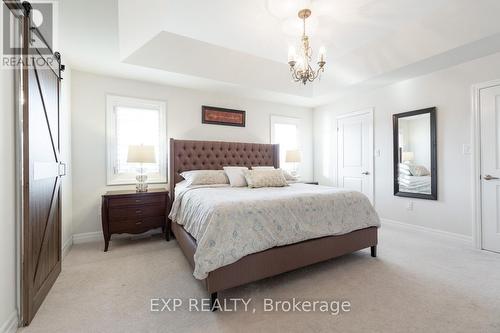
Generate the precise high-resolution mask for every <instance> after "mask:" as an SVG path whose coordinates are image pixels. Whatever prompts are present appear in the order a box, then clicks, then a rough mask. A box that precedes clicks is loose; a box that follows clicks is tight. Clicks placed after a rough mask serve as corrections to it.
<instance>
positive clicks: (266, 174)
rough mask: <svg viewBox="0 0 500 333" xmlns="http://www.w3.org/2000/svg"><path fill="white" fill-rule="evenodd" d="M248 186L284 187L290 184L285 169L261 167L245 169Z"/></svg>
mask: <svg viewBox="0 0 500 333" xmlns="http://www.w3.org/2000/svg"><path fill="white" fill-rule="evenodd" d="M243 174H244V175H245V179H246V181H247V183H248V187H253V188H257V187H283V186H288V183H287V182H286V179H285V176H283V171H282V170H280V169H261V170H246V171H243Z"/></svg>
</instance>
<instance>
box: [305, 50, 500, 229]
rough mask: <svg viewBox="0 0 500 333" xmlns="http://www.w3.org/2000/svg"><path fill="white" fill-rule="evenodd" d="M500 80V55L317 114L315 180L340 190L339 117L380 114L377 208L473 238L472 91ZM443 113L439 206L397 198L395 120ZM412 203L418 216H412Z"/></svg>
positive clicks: (377, 125) (439, 131)
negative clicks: (468, 150)
mask: <svg viewBox="0 0 500 333" xmlns="http://www.w3.org/2000/svg"><path fill="white" fill-rule="evenodd" d="M498 78H500V53H499V54H495V55H492V56H488V57H484V58H481V59H477V60H474V61H471V62H468V63H465V64H461V65H459V66H455V67H452V68H449V69H446V70H442V71H439V72H434V73H432V74H429V75H426V76H422V77H418V78H414V79H411V80H407V81H402V82H399V83H396V84H393V85H390V86H387V87H384V88H381V89H378V90H375V91H372V92H369V93H365V94H362V95H360V94H358V95H353V96H347V97H345V98H344V99H342V100H339V101H337V102H335V103H333V104H330V105H327V106H323V107H319V108H316V109H315V110H314V152H315V154H314V156H315V161H314V162H315V163H314V168H315V173H314V174H315V178H316V180H318V181H320V182H321V183H324V184H332V185H335V184H336V182H337V179H336V172H337V170H336V136H335V131H334V129H335V126H334V121H335V117H336V116H337V115H340V114H343V113H348V112H352V111H356V110H360V109H364V108H368V107H374V108H375V124H374V125H375V126H374V128H375V150H377V149H379V150H380V153H381V155H380V157H375V204H376V208H377V211H378V212H379V214H380V216H381V217H382V218H387V219H392V220H396V221H400V222H405V223H410V224H416V225H421V226H424V227H428V228H434V229H439V230H443V231H448V232H453V233H457V234H461V235H467V236H471V235H472V194H471V193H472V174H471V172H472V171H471V170H472V165H471V163H472V161H471V156H470V155H464V154H463V153H462V148H463V144H470V143H471V119H472V116H471V85H473V84H474V83H479V82H484V81H489V80H493V79H498ZM432 106H436V107H437V126H438V129H437V141H438V197H439V200H438V201H426V200H418V199H406V198H399V197H395V196H394V195H393V178H392V177H393V175H392V173H393V172H392V115H393V114H395V113H401V112H405V111H411V110H416V109H421V108H426V107H432ZM409 200H413V201H414V210H413V211H409V210H407V204H408V201H409Z"/></svg>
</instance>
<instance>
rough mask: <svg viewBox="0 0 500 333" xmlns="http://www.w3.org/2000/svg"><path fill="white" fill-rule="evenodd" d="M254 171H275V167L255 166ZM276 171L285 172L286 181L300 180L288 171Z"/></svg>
mask: <svg viewBox="0 0 500 333" xmlns="http://www.w3.org/2000/svg"><path fill="white" fill-rule="evenodd" d="M252 170H274V167H273V166H253V167H252ZM276 170H281V171H283V176H285V179H286V180H288V181H296V180H298V179H299V177H294V176H292V174H291V173H290V172H288V171H286V170H283V169H276Z"/></svg>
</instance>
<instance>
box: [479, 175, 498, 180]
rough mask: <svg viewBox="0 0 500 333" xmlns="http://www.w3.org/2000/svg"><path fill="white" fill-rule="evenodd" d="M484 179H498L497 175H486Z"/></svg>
mask: <svg viewBox="0 0 500 333" xmlns="http://www.w3.org/2000/svg"><path fill="white" fill-rule="evenodd" d="M483 179H484V180H497V179H500V178H498V177H493V176H492V175H486V176H484V177H483Z"/></svg>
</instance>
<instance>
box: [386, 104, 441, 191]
mask: <svg viewBox="0 0 500 333" xmlns="http://www.w3.org/2000/svg"><path fill="white" fill-rule="evenodd" d="M426 113H428V114H430V118H431V119H430V122H431V128H430V130H431V142H430V145H431V170H430V171H431V194H421V193H410V192H401V191H400V190H399V181H398V177H399V155H400V152H399V119H400V118H406V117H412V116H417V115H420V114H426ZM392 128H393V150H394V152H393V154H394V155H393V156H394V162H393V164H394V169H393V171H394V195H395V196H398V197H406V198H417V199H426V200H437V181H438V178H437V135H436V132H437V124H436V108H435V107H432V108H427V109H421V110H416V111H410V112H404V113H398V114H395V115H393V116H392Z"/></svg>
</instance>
